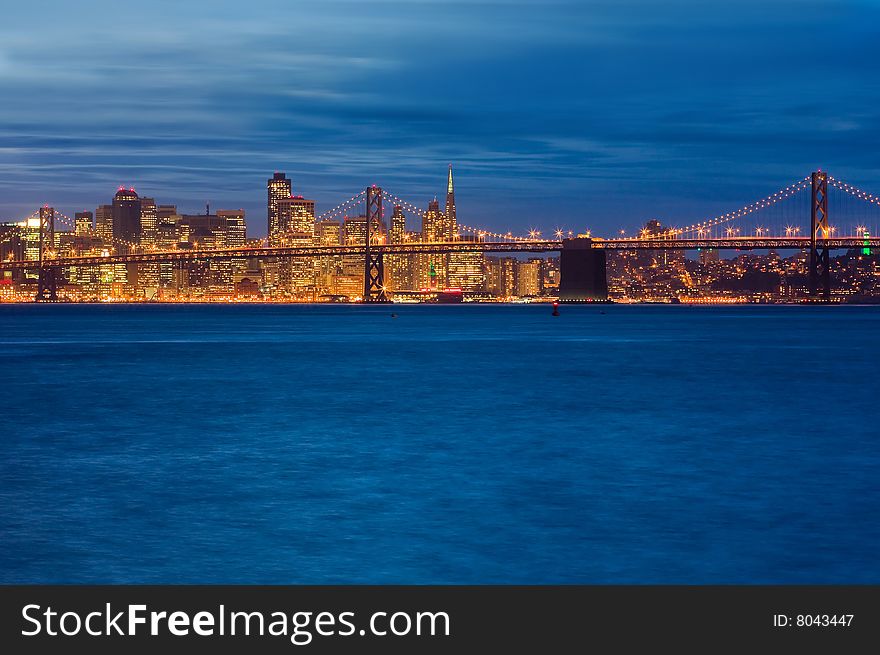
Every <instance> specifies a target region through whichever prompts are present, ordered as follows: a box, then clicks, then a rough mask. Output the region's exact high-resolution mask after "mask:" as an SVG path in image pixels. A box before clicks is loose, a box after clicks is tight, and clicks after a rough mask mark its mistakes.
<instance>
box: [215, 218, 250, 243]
mask: <svg viewBox="0 0 880 655" xmlns="http://www.w3.org/2000/svg"><path fill="white" fill-rule="evenodd" d="M217 217H218V218H221V219H223V220H224V221H225V223H226V247H227V248H243V247H244V246H245V244H246V243H247V224H246V223H245V216H244V210H243V209H219V210H217Z"/></svg>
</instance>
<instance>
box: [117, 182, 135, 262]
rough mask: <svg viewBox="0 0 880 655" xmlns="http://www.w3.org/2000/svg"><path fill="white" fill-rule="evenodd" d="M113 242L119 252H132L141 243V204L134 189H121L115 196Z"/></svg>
mask: <svg viewBox="0 0 880 655" xmlns="http://www.w3.org/2000/svg"><path fill="white" fill-rule="evenodd" d="M112 207H113V209H112V214H113V241H114V245H115V246H116V249H117V251H118V252H131V251H133V250H134V249H135V248H136V246H137V243H138V242H139V241H140V231H141V203H140V199H139V198H138V194H137V193H136V192H135V190H134V189H126V188H124V187H119V190H118V191H117V192H116V195H115V196H113V205H112Z"/></svg>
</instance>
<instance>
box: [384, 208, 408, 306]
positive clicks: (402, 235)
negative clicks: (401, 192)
mask: <svg viewBox="0 0 880 655" xmlns="http://www.w3.org/2000/svg"><path fill="white" fill-rule="evenodd" d="M405 240H406V216H405V215H404V213H403V207H401V206H400V205H395V206H394V213H393V214H392V215H391V230H390V232H389V243H403V242H404V241H405ZM385 262H386V263H385V271H386V274H387V273H389V272H390V273H391V275H390V276H389V277H390V279H389V280H388V281H387V282H386V285H387V286H390V287H391V288H392V289H394V290H398V289H407V290H409V289H412V287H413V283H412V256H411V255H392V256H389V257H386V259H385Z"/></svg>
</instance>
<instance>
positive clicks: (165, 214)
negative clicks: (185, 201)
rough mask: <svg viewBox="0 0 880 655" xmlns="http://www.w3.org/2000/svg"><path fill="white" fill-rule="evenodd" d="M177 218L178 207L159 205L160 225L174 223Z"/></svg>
mask: <svg viewBox="0 0 880 655" xmlns="http://www.w3.org/2000/svg"><path fill="white" fill-rule="evenodd" d="M175 216H177V205H159V206H158V207H156V220H157V221H158V222H159V223H161V222H163V221H166V222H170V223H173V222H174V217H175Z"/></svg>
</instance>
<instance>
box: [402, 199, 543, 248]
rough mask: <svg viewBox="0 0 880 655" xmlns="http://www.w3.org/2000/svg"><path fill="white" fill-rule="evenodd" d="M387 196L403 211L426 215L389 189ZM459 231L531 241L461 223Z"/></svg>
mask: <svg viewBox="0 0 880 655" xmlns="http://www.w3.org/2000/svg"><path fill="white" fill-rule="evenodd" d="M385 195H386V196H387V197H388V198H389V199H391V200H392V201H393V202H395V204H398V205H400V206H401V207H402V208H403V209H405V210H406V211H408V212H411V213H413V214H415V215H416V216H421V215H422V214H424V213H425V210H424V209H419V208H418V207H416V206H415V205H414V204H413V203H411V202H409V201H407V200H404V199H403V198H400V197H399V196H396V195H394V194H393V193H391V192H390V191H388V190H387V189H386V190H385ZM458 229H459V230H460V231H463V232H468V233H470V234H473V235H475V236H479V237H483V238H485V237H491V238H495V239H505V240H509V241H518V242H525V241H529V240H530V239H528V238H526V237H517V236H514V235H513V234H511V233H510V232H508V233H507V234H501V233H499V232H493V231H492V230H486V229H484V228H481V227H473V226H470V225H462V224H460V223H459V225H458Z"/></svg>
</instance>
